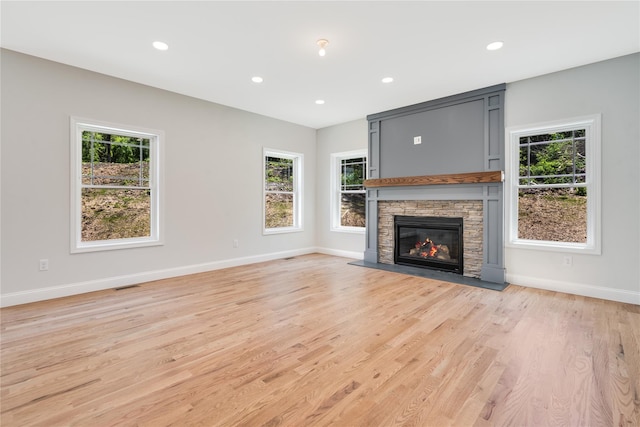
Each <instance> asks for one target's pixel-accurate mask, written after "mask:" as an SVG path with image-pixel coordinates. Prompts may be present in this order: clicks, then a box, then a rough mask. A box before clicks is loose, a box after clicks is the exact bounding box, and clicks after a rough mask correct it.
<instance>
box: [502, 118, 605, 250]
mask: <svg viewBox="0 0 640 427" xmlns="http://www.w3.org/2000/svg"><path fill="white" fill-rule="evenodd" d="M578 128H584V129H585V135H586V136H587V139H586V155H587V160H586V162H587V163H586V169H587V176H586V181H585V182H586V184H587V189H588V190H587V194H588V196H587V242H586V243H572V242H552V241H544V240H527V239H519V238H518V186H517V185H518V182H519V181H518V175H519V158H520V157H519V141H520V137H523V136H528V135H536V134H542V133H546V132H561V131H567V130H572V129H578ZM601 129H602V128H601V114H594V115H589V116H582V117H575V118H571V119H566V120H555V121H550V122H544V123H537V124H531V125H525V126H513V127H509V128H507V129H506V133H507V135H508V138H507V141H508V144H509V146H508V147H507V150H505V152H506V156H505V160H506V161H505V172H506V182H505V185H506V191H505V210H506V221H505V224H506V227H507V230H506V231H507V233H506V235H507V242H506V245H507V246H508V247H513V248H522V249H535V250H543V251H552V252H570V253H582V254H591V255H600V254H601V253H602V249H601V246H602V239H601V228H602V227H601V218H602V215H601V212H602V206H601V180H600V170H601V163H602V160H601V159H602V157H601V139H602V136H601Z"/></svg>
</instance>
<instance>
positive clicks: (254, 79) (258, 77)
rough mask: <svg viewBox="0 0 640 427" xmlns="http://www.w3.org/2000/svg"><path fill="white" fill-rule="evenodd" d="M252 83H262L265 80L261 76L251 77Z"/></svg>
mask: <svg viewBox="0 0 640 427" xmlns="http://www.w3.org/2000/svg"><path fill="white" fill-rule="evenodd" d="M251 81H252V82H254V83H262V82H263V81H264V79H263V78H262V77H260V76H253V77H251Z"/></svg>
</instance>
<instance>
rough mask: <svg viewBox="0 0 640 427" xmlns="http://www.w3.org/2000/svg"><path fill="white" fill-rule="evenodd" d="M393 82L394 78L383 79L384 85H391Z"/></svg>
mask: <svg viewBox="0 0 640 427" xmlns="http://www.w3.org/2000/svg"><path fill="white" fill-rule="evenodd" d="M392 81H393V77H385V78H384V79H382V83H391V82H392Z"/></svg>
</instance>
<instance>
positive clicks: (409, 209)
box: [378, 200, 483, 277]
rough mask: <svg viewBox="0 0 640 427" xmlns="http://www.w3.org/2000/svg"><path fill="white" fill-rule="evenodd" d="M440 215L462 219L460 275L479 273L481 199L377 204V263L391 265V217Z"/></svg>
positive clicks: (392, 230)
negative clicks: (462, 251)
mask: <svg viewBox="0 0 640 427" xmlns="http://www.w3.org/2000/svg"><path fill="white" fill-rule="evenodd" d="M395 215H407V216H444V217H457V218H460V217H461V218H462V219H463V233H462V234H463V235H462V241H463V244H464V260H463V261H464V275H465V276H469V277H480V273H481V271H482V234H483V225H482V215H483V212H482V200H451V201H449V200H444V201H441V200H438V201H434V200H396V201H380V202H378V262H381V263H383V264H393V245H394V229H393V217H394V216H395Z"/></svg>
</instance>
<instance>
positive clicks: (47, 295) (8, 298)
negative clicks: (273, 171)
mask: <svg viewBox="0 0 640 427" xmlns="http://www.w3.org/2000/svg"><path fill="white" fill-rule="evenodd" d="M314 252H319V251H318V250H317V248H304V249H294V250H290V251H282V252H274V253H270V254H263V255H255V256H249V257H243V258H233V259H228V260H222V261H212V262H207V263H203V264H194V265H187V266H183V267H175V268H168V269H164V270H155V271H146V272H143V273H135V274H127V275H124V276H116V277H107V278H104V279H96V280H89V281H86V282H78V283H71V284H68V285H60V286H51V287H47V288H40V289H33V290H29V291H21V292H11V293H8V294H3V295H2V296H0V307H9V306H13V305H19V304H27V303H30V302H36V301H44V300H49V299H54V298H61V297H68V296H71V295H79V294H84V293H87V292H95V291H103V290H105V289H113V288H118V287H121V286H130V285H137V284H139V283H145V282H150V281H153V280H160V279H169V278H172V277H178V276H185V275H187V274H195V273H203V272H206V271H213V270H220V269H222V268H229V267H237V266H240V265H247V264H255V263H258V262H264V261H272V260H276V259H282V258H287V257H292V256H300V255H306V254H310V253H314Z"/></svg>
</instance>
